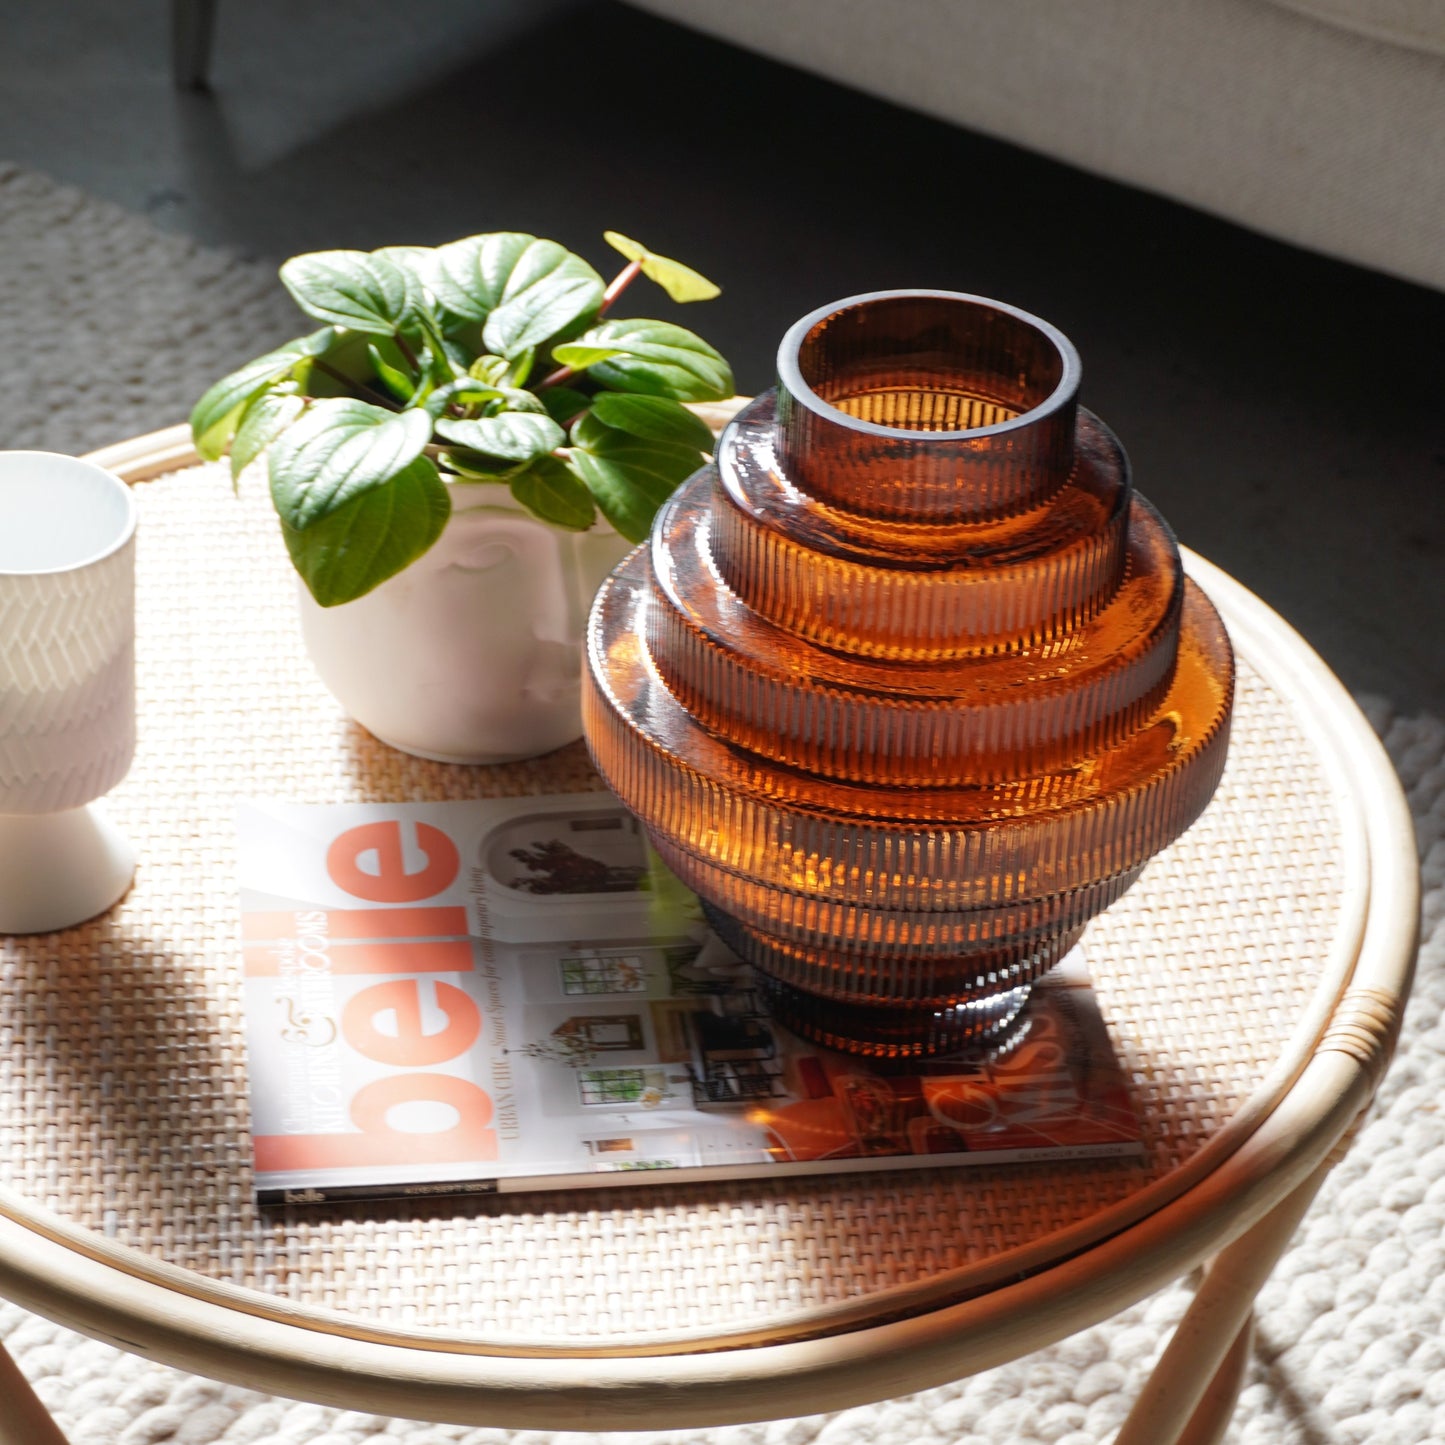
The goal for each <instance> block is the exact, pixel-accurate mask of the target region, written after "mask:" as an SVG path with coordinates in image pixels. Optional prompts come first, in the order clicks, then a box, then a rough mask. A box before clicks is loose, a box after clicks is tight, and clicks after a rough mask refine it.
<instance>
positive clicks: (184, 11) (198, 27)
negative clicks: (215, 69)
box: [171, 0, 216, 90]
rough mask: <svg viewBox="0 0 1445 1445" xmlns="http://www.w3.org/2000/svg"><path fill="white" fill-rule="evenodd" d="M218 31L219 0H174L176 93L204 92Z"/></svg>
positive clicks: (174, 72) (173, 49)
mask: <svg viewBox="0 0 1445 1445" xmlns="http://www.w3.org/2000/svg"><path fill="white" fill-rule="evenodd" d="M215 30H216V0H171V76H172V78H173V79H174V81H175V85H176V89H177V90H205V89H206V88H207V87H208V85H209V77H210V69H211V40H212V37H213V36H214V34H215Z"/></svg>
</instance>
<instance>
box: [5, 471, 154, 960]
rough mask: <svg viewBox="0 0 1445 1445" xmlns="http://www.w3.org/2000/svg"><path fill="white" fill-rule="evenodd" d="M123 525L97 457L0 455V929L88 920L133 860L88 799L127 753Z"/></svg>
mask: <svg viewBox="0 0 1445 1445" xmlns="http://www.w3.org/2000/svg"><path fill="white" fill-rule="evenodd" d="M135 526H136V505H135V500H134V498H133V497H132V496H131V492H130V488H129V487H127V486H126V485H125V484H124V483H122V482H121V481H119V480H118V479H117V478H115V477H113V476H112V475H111V474H110V473H109V472H106V471H104V470H102V469H101V468H100V467H97V466H94V465H92V464H91V463H89V462H85V461H81V460H79V459H77V458H75V457H67V456H59V455H55V454H53V453H50V452H3V453H0V933H40V932H46V931H49V930H51V929H55V928H65V927H68V926H70V925H71V924H74V923H79V922H81V921H83V920H84V919H87V918H90V917H93V916H94V915H95V914H97V913H100V912H103V911H104V910H105V909H106V908H108V907H110V905H111V904H112V903H114V902H115V901H116V900H117V899H118V898H119V897H120V896H121V895H122V894H123V893H124V892H125V890H126V888H127V887H129V885H130V880H131V877H132V875H133V874H134V871H135V855H134V852H133V850H132V849H131V847H130V845H129V844H128V843H127V842H126V841H125V839H124V838H123V837H121V835H120V834H119V833H118V832H117V830H116V829H115V827H114V825H113V824H112V823H111V822H110V821H109V819H108V818H106V816H105V815H104V813H103V812H102V811H101V810H100V809H99V808H98V807H95V806H93V805H94V803H95V800H96V799H98V798H100V797H102V796H103V795H104V794H106V793H107V792H109V791H110V789H111V788H113V787H114V786H115V785H116V784H117V783H118V782H119V781H120V780H121V779H122V778H123V777H124V776H125V774H126V771H127V770H128V769H129V767H130V763H131V758H132V756H133V754H134V752H135Z"/></svg>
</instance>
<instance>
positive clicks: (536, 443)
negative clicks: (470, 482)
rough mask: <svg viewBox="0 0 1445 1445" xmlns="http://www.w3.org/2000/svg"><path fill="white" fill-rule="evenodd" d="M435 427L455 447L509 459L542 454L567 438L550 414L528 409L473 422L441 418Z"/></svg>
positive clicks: (524, 459)
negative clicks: (535, 412) (542, 414)
mask: <svg viewBox="0 0 1445 1445" xmlns="http://www.w3.org/2000/svg"><path fill="white" fill-rule="evenodd" d="M436 429H437V435H438V436H442V437H445V438H446V440H447V441H449V442H456V443H457V445H458V446H463V447H470V448H471V450H473V451H477V452H485V453H486V454H487V455H488V456H489V457H503V458H505V459H506V460H507V461H513V462H530V461H532V460H533V459H534V458H536V457H544V456H546V455H548V453H550V452H552V451H554V450H555V449H556V448H557V447H560V446H561V445H562V444H563V443H564V442H565V441H566V440H567V436H566V433H565V432H564V431H563V430H562V428H561V427H559V426H558V425H557V423H556V422H555V421H553V420H552V418H551V417H549V416H537V415H534V414H532V413H529V412H517V411H504V412H503V413H502V414H501V415H500V416H489V417H482V418H480V419H479V420H477V421H459V420H451V419H448V418H445V417H443V418H442V420H440V421H439V422H437V427H436Z"/></svg>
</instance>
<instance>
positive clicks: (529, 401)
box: [497, 386, 547, 416]
mask: <svg viewBox="0 0 1445 1445" xmlns="http://www.w3.org/2000/svg"><path fill="white" fill-rule="evenodd" d="M497 389H498V390H499V391H500V392H501V393H502V406H503V408H504V409H505V410H507V411H531V412H536V413H537V414H538V415H539V416H542V415H545V414H546V411H547V408H546V407H545V406H543V405H542V398H541V397H540V396H538V395H537V394H536V393H535V392H531V391H527V390H525V389H524V388H522V387H517V386H503V387H498V388H497Z"/></svg>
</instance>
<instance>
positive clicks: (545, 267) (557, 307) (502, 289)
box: [427, 231, 607, 358]
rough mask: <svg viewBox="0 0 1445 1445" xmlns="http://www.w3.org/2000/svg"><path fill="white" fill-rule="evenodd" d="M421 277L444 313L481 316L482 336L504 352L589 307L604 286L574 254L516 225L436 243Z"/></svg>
mask: <svg viewBox="0 0 1445 1445" xmlns="http://www.w3.org/2000/svg"><path fill="white" fill-rule="evenodd" d="M427 284H428V287H429V289H430V290H431V292H432V294H433V295H434V296H435V297H436V298H437V300H438V302H439V303H440V304H441V305H442V306H443V307H444V308H445V309H446V311H447V312H448V313H449V314H450V315H452V316H455V317H457V318H459V319H460V320H463V321H473V322H479V321H480V322H485V323H486V324H485V327H484V329H483V332H482V337H483V344H484V345H485V346H486V348H487V350H488V351H491V352H496V353H498V354H499V355H502V356H505V357H509V358H510V357H515V356H519V355H521V353H522V352H524V351H526V350H527V348H528V347H531V346H537V345H540V344H541V343H542V342H543V341H546V340H547V339H548V338H549V337H552V336H555V335H556V334H557V333H558V332H559V331H563V330H565V329H566V328H567V327H568V326H571V325H574V324H575V323H576V322H578V321H579V320H581V319H582V318H584V317H586V316H587V315H589V314H590V313H592V312H595V311H596V310H597V309H598V307H600V306H601V305H602V297H603V294H604V292H605V291H606V289H607V288H606V286H605V284H604V283H603V280H602V278H601V277H600V276H599V275H598V274H597V273H596V271H594V270H593V269H592V267H591V266H589V265H588V264H587V262H586V261H584V260H583V259H582V258H581V257H580V256H574V255H573V254H572V253H571V252H570V251H568V250H566V249H565V248H564V247H562V246H559V245H558V244H557V243H556V242H555V241H542V240H538V238H537V237H536V236H531V235H528V234H526V233H525V232H522V231H496V232H493V233H491V234H489V235H484V236H468V237H467V238H466V239H465V240H461V241H453V242H452V243H451V244H450V245H447V246H439V247H438V248H437V249H436V251H435V252H434V253H433V256H432V259H431V271H430V275H429V278H428V282H427Z"/></svg>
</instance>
